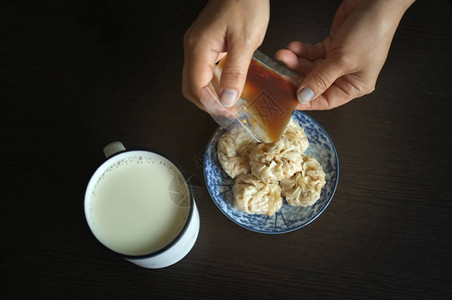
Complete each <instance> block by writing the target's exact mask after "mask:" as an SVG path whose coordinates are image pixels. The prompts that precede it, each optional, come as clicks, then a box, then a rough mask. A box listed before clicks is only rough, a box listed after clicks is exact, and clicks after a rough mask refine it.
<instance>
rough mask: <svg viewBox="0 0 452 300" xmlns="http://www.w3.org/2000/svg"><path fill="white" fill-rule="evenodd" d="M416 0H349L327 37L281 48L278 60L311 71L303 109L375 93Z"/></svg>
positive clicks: (302, 87)
mask: <svg viewBox="0 0 452 300" xmlns="http://www.w3.org/2000/svg"><path fill="white" fill-rule="evenodd" d="M413 2H414V0H406V1H405V0H344V1H343V2H342V4H341V5H340V6H339V8H338V10H337V12H336V15H335V17H334V20H333V24H332V26H331V30H330V34H329V36H328V37H327V38H326V39H325V40H324V41H323V42H321V43H317V44H314V45H313V44H305V43H302V42H299V41H294V42H291V43H290V44H289V45H288V49H281V50H278V51H277V52H276V54H275V56H276V58H277V59H278V60H280V61H282V62H283V63H285V64H286V65H287V66H288V67H289V68H291V69H293V70H295V71H297V72H299V73H301V74H305V75H306V77H305V78H304V79H303V81H302V82H301V84H300V85H299V87H298V89H297V95H298V100H299V101H300V103H299V104H298V106H297V109H300V110H324V109H331V108H334V107H337V106H340V105H342V104H345V103H347V102H349V101H350V100H352V99H354V98H357V97H361V96H364V95H366V94H369V93H371V92H372V91H373V90H374V89H375V84H376V81H377V77H378V75H379V73H380V71H381V69H382V67H383V65H384V63H385V61H386V58H387V55H388V51H389V47H390V45H391V41H392V39H393V37H394V34H395V31H396V29H397V26H398V24H399V22H400V19H401V18H402V16H403V14H404V13H405V11H406V10H407V9H408V7H409V6H410V5H411V4H412V3H413ZM311 99H313V100H312V101H310V100H311ZM309 101H310V102H309Z"/></svg>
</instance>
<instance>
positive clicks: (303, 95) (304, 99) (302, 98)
mask: <svg viewBox="0 0 452 300" xmlns="http://www.w3.org/2000/svg"><path fill="white" fill-rule="evenodd" d="M313 97H314V92H313V91H312V90H311V89H310V88H302V89H301V90H300V91H299V92H298V95H297V98H298V101H299V102H300V103H301V104H305V103H308V102H309V101H311V100H312V98H313Z"/></svg>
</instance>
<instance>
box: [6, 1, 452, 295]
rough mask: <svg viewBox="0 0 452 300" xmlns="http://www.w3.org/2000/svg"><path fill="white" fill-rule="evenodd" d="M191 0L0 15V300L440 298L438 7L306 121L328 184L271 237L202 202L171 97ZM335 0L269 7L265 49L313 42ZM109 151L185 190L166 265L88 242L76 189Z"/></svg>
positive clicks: (448, 18)
mask: <svg viewBox="0 0 452 300" xmlns="http://www.w3.org/2000/svg"><path fill="white" fill-rule="evenodd" d="M205 2H206V1H108V2H107V1H106V2H104V1H50V2H40V1H0V16H1V18H0V20H1V24H2V26H1V27H0V38H1V41H2V46H1V47H0V59H1V63H0V74H1V81H0V99H1V104H2V107H1V108H0V114H1V117H0V120H1V123H0V125H1V127H0V128H1V129H0V130H1V133H2V134H1V138H2V139H1V147H0V162H1V174H2V178H3V179H2V184H1V193H2V203H3V208H2V215H3V216H2V218H1V224H2V232H3V234H2V235H3V238H2V239H3V246H2V273H3V276H2V277H3V278H4V279H3V280H2V281H1V285H2V288H1V294H3V295H4V296H7V298H3V299H165V298H175V299H184V298H187V299H189V298H192V299H203V298H205V299H216V298H218V299H220V298H223V299H236V298H285V299H312V298H316V299H447V298H450V296H451V291H452V290H451V287H452V285H451V284H452V272H451V268H452V265H451V250H452V247H451V240H452V234H451V225H452V224H451V216H452V204H451V201H452V193H451V188H450V187H451V185H452V181H451V176H450V172H451V169H452V162H451V153H452V147H451V135H452V130H451V109H452V104H451V103H452V92H451V89H450V88H451V79H452V76H451V75H452V74H451V69H452V59H451V57H452V14H451V4H450V2H449V1H446V0H437V1H417V2H416V3H415V4H414V5H413V6H412V7H411V8H410V9H409V10H408V12H407V13H406V15H405V16H404V18H403V20H402V22H401V24H400V26H399V28H398V31H397V33H396V36H395V39H394V41H393V44H392V47H391V51H390V54H389V57H388V59H387V62H386V64H385V66H384V68H383V70H382V72H381V74H380V77H379V80H378V83H377V88H376V90H375V91H374V92H373V93H372V94H370V95H368V96H365V97H362V98H360V99H356V100H354V101H352V102H350V103H349V104H347V105H344V106H342V107H340V108H337V109H334V110H331V111H315V112H309V113H308V114H309V115H310V116H312V117H313V118H314V119H316V120H317V121H318V122H319V123H320V124H321V125H322V126H323V127H324V128H325V129H326V131H327V132H328V133H329V135H330V136H331V138H332V140H333V142H334V144H335V146H336V149H337V152H338V157H339V162H340V178H339V185H338V188H337V191H336V194H335V196H334V198H333V200H332V202H331V204H330V205H329V207H328V208H327V209H326V211H325V212H323V214H322V215H321V216H320V217H319V218H318V219H316V220H315V221H314V222H313V223H311V224H310V225H308V226H307V227H305V228H303V229H300V230H297V231H295V232H292V233H288V234H283V235H263V234H257V233H253V232H250V231H247V230H245V229H243V228H241V227H239V226H237V225H236V224H234V223H233V222H231V221H230V220H229V219H227V218H226V217H225V216H224V215H223V214H222V213H221V212H220V211H219V210H218V209H217V207H216V206H215V204H214V203H213V201H212V200H211V199H210V197H209V194H208V192H207V190H206V187H205V183H204V177H203V176H204V175H203V168H202V159H203V151H204V149H205V147H206V145H207V142H208V139H209V137H210V135H211V134H212V133H213V131H214V130H215V128H216V127H217V125H216V123H215V122H214V121H213V120H212V119H211V118H210V117H209V116H208V115H207V114H206V113H204V112H202V111H201V110H199V109H197V108H196V107H195V106H194V105H193V104H191V103H190V102H189V101H187V100H186V99H184V97H183V96H182V94H181V71H182V65H183V44H182V37H183V34H184V32H185V30H186V29H187V28H188V27H189V26H190V24H191V23H192V22H193V21H194V19H195V18H196V16H197V14H198V13H199V12H200V11H201V9H202V8H203V7H204V4H205ZM339 3H340V2H339V1H331V0H330V1H326V0H323V1H307V0H306V1H301V0H300V1H289V0H284V1H283V0H278V1H272V2H271V20H270V24H269V28H268V31H267V35H266V37H265V40H264V42H263V45H262V46H261V48H260V49H261V51H263V52H264V53H266V54H268V55H270V56H272V55H273V54H274V52H275V51H276V50H278V49H280V48H283V47H285V46H286V45H287V44H288V43H289V42H290V41H292V40H302V41H306V42H318V41H321V40H322V39H323V38H324V37H325V36H326V35H327V34H328V31H329V26H330V24H331V21H332V18H333V16H334V13H335V11H336V9H337V7H338V5H339ZM115 140H120V141H122V142H123V143H124V144H125V145H126V147H129V148H144V149H150V150H155V151H158V152H160V153H164V154H165V155H166V156H168V157H169V158H171V159H173V160H174V161H175V162H177V163H178V164H179V165H181V166H182V168H183V169H184V170H185V171H186V172H187V173H188V174H190V175H191V176H192V179H193V181H194V182H193V184H194V186H195V191H196V194H197V199H196V201H197V205H198V209H199V212H200V218H201V229H200V233H199V237H198V240H197V243H196V244H195V246H194V248H193V249H192V251H191V252H190V253H189V254H188V255H187V257H186V258H185V259H183V260H182V261H181V262H179V263H177V264H176V265H174V266H172V267H169V268H165V269H159V270H148V269H143V268H140V267H137V266H135V265H133V264H131V263H129V262H127V261H125V260H123V259H122V258H120V257H117V256H115V255H113V254H111V253H110V252H108V251H106V250H105V249H104V248H102V247H101V246H100V244H99V243H98V242H97V240H96V239H95V238H94V236H93V235H92V234H91V232H90V231H89V228H88V226H87V224H86V221H85V218H84V212H83V197H84V191H85V188H86V185H87V183H88V181H89V178H90V176H91V174H92V173H93V172H94V171H95V169H96V168H97V166H99V164H100V163H102V161H103V160H104V158H103V154H102V148H103V146H104V145H106V144H107V143H109V142H111V141H115Z"/></svg>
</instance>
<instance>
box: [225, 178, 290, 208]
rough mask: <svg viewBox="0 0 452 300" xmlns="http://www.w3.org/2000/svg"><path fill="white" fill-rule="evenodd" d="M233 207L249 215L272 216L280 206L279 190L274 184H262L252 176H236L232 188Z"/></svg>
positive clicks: (276, 184)
mask: <svg viewBox="0 0 452 300" xmlns="http://www.w3.org/2000/svg"><path fill="white" fill-rule="evenodd" d="M232 191H233V193H234V198H235V206H236V207H237V208H238V209H240V210H242V211H244V212H246V213H249V214H265V215H268V216H271V215H273V214H274V213H275V212H277V211H278V210H279V209H280V208H281V206H282V198H281V188H280V187H279V185H278V183H276V182H263V181H262V180H259V179H258V178H256V177H255V176H254V175H252V174H243V175H239V176H237V178H236V179H235V184H234V186H233V187H232Z"/></svg>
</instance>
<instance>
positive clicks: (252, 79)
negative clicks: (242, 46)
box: [241, 59, 298, 143]
mask: <svg viewBox="0 0 452 300" xmlns="http://www.w3.org/2000/svg"><path fill="white" fill-rule="evenodd" d="M241 98H242V99H244V100H245V101H246V102H247V103H248V107H247V109H248V110H249V121H250V122H251V124H250V125H251V127H252V128H255V129H256V131H258V130H260V131H262V133H261V134H258V135H260V136H262V135H264V136H266V138H265V139H264V142H267V143H273V142H276V141H278V140H279V139H280V137H281V135H282V134H283V133H284V130H285V128H286V126H287V124H288V123H289V121H290V118H291V116H292V113H293V112H294V110H295V108H296V106H297V104H298V100H297V95H296V86H295V85H294V84H293V83H291V82H290V81H289V80H287V79H285V78H284V77H283V76H282V75H280V74H278V73H276V72H275V71H273V70H271V69H269V68H268V67H266V66H265V65H263V64H262V63H260V62H258V61H256V60H255V59H252V60H251V64H250V67H249V69H248V75H247V78H246V83H245V87H244V89H243V92H242V95H241Z"/></svg>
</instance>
